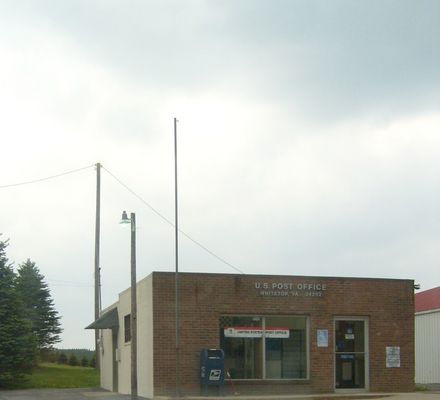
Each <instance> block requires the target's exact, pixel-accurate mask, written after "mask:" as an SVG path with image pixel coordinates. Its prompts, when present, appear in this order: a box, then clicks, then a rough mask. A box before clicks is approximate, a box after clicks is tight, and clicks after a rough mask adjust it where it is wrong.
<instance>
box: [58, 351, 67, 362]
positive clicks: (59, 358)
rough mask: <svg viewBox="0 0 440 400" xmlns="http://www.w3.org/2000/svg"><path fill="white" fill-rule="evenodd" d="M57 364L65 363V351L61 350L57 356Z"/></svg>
mask: <svg viewBox="0 0 440 400" xmlns="http://www.w3.org/2000/svg"><path fill="white" fill-rule="evenodd" d="M58 364H67V356H66V353H63V352H61V353H60V355H59V356H58Z"/></svg>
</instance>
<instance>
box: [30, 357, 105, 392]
mask: <svg viewBox="0 0 440 400" xmlns="http://www.w3.org/2000/svg"><path fill="white" fill-rule="evenodd" d="M28 377H29V380H27V381H26V382H25V383H24V384H23V386H22V388H23V389H31V388H83V387H99V371H98V370H96V369H95V368H88V367H71V366H70V365H60V364H50V363H42V364H40V365H39V366H38V367H36V368H35V369H34V371H33V372H32V374H31V375H28Z"/></svg>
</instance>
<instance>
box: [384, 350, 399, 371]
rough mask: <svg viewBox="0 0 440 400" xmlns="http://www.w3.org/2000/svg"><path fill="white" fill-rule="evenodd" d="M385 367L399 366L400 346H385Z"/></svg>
mask: <svg viewBox="0 0 440 400" xmlns="http://www.w3.org/2000/svg"><path fill="white" fill-rule="evenodd" d="M386 354H387V368H400V347H398V346H387V347H386Z"/></svg>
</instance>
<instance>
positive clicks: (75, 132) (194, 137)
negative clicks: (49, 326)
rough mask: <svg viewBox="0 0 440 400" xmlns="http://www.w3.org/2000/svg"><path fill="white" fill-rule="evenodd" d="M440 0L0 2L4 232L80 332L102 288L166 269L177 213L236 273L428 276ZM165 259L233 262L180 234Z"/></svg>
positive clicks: (434, 269) (439, 139)
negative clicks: (131, 223)
mask: <svg viewBox="0 0 440 400" xmlns="http://www.w3.org/2000/svg"><path fill="white" fill-rule="evenodd" d="M439 38H440V2H439V1H437V0H433V1H426V0H425V1H424V0H418V1H405V0H396V1H387V0H380V1H374V0H368V1H339V0H335V1H315V0H306V1H295V0H291V1H281V0H270V1H257V0H252V1H250V0H249V1H244V0H230V1H201V0H200V1H196V0H194V1H163V0H161V1H154V2H153V1H141V0H138V1H135V0H133V1H128V2H127V1H112V0H101V1H98V0H92V1H91V0H84V1H82V0H75V1H73V0H64V1H58V0H52V1H48V0H47V1H45V0H39V1H31V0H29V1H24V0H23V1H21V0H13V1H12V0H11V1H8V0H3V1H1V2H0V52H1V53H0V54H1V62H0V132H1V147H0V149H1V151H0V154H1V155H0V169H1V171H2V173H1V174H0V177H1V179H0V186H4V185H9V184H15V183H20V182H26V181H30V180H34V179H39V178H45V177H49V176H53V175H56V174H59V173H63V172H66V171H71V170H76V169H78V168H82V167H89V168H85V169H83V170H81V171H78V172H75V173H72V174H68V175H64V176H61V177H58V178H56V179H50V180H46V181H42V182H38V183H34V184H27V185H21V186H15V187H7V188H5V187H3V188H1V189H0V207H1V209H2V212H1V216H0V233H2V238H3V240H4V239H7V238H9V239H10V245H9V247H8V249H7V255H8V258H9V260H10V261H11V262H13V263H14V264H15V265H16V266H17V265H18V264H19V263H21V262H23V261H25V260H26V259H27V258H31V259H32V260H33V261H35V262H36V263H37V265H38V267H39V268H40V271H41V273H42V274H44V276H45V277H46V279H47V282H48V284H49V286H50V288H51V293H52V295H53V298H54V301H55V304H56V308H57V309H58V311H59V312H60V314H61V316H62V325H63V328H64V333H63V335H62V339H63V341H62V343H61V344H60V345H59V346H60V347H64V348H67V347H87V348H92V347H93V343H94V333H93V331H85V330H84V329H83V328H84V327H85V326H86V325H88V324H89V323H91V322H92V321H93V319H94V318H93V317H94V311H93V310H94V308H93V307H94V305H93V300H94V295H93V267H94V264H93V263H94V221H95V182H96V172H95V169H94V167H93V164H96V163H97V162H100V163H102V165H103V166H104V168H105V170H103V171H102V216H101V218H102V226H101V232H102V236H101V244H102V245H101V268H102V301H103V305H104V306H108V305H110V304H111V303H113V302H114V301H116V300H117V295H118V293H119V292H121V291H122V290H124V289H125V288H127V287H128V286H129V284H130V275H129V267H130V266H129V262H130V254H129V251H130V237H129V236H130V234H129V230H124V229H123V228H121V226H120V225H119V224H118V222H119V219H120V215H121V212H122V210H127V211H128V212H135V213H136V217H137V223H138V230H137V238H138V278H139V279H141V278H143V277H144V276H147V275H148V274H150V272H151V271H154V270H156V271H174V231H173V228H172V226H170V225H169V224H168V223H166V222H165V221H164V220H163V219H161V218H160V217H159V216H158V215H156V214H155V213H154V212H152V211H151V209H150V208H148V207H147V206H146V204H145V203H143V202H142V201H140V200H139V199H138V198H136V197H135V196H134V195H133V194H132V193H130V192H129V191H128V190H127V189H126V188H125V187H124V186H122V185H121V184H120V183H119V182H118V181H116V180H115V179H114V178H113V176H112V175H110V173H111V174H113V175H114V176H116V177H117V178H118V179H120V181H122V182H123V183H124V184H125V185H127V186H128V187H129V188H130V189H131V190H133V191H134V192H136V193H137V194H138V195H139V196H140V197H141V198H142V199H144V201H145V202H147V203H148V204H149V205H151V206H152V207H154V208H155V209H156V210H157V211H159V212H160V213H161V214H162V215H163V216H165V217H166V218H168V219H170V220H174V192H173V190H174V175H173V174H174V164H173V118H174V117H177V118H178V119H179V124H178V137H179V139H178V142H179V201H180V203H179V210H180V211H179V221H180V227H181V229H182V230H183V231H185V232H186V233H187V234H189V235H190V236H191V237H192V238H194V239H195V240H197V241H199V242H200V243H202V244H203V245H204V246H206V247H207V248H208V249H209V250H210V251H212V252H214V253H215V254H216V255H218V256H219V257H221V258H223V259H225V260H226V261H227V262H229V263H230V264H232V265H233V266H235V267H236V268H238V269H239V270H241V271H243V272H244V273H246V274H284V275H312V276H315V275H316V276H358V277H381V278H405V279H414V280H415V281H416V283H420V284H421V286H422V289H429V288H432V287H435V286H439V285H440V273H439V267H440V251H439V244H440V218H439V204H440V202H439V199H440V157H439V153H440V73H439V71H440V45H439ZM180 244H181V247H180V270H181V271H187V272H189V271H194V272H198V271H202V272H223V273H235V272H236V271H235V270H234V269H233V268H231V267H230V266H228V265H226V264H225V263H222V262H221V261H219V260H218V259H217V258H215V257H213V256H212V255H210V254H209V253H207V252H206V251H204V250H203V249H201V248H200V247H198V246H196V245H195V244H194V243H193V242H191V241H189V240H188V239H186V238H185V237H182V238H181V242H180Z"/></svg>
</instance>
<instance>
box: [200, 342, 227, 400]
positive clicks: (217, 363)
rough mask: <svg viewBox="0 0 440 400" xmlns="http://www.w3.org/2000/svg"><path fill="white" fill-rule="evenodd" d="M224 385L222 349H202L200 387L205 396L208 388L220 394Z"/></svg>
mask: <svg viewBox="0 0 440 400" xmlns="http://www.w3.org/2000/svg"><path fill="white" fill-rule="evenodd" d="M224 383H225V353H224V351H223V350H222V349H202V351H201V352H200V386H201V389H202V394H206V393H207V391H208V387H209V386H215V387H217V389H218V391H219V392H220V389H221V387H222V386H223V384H224Z"/></svg>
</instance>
